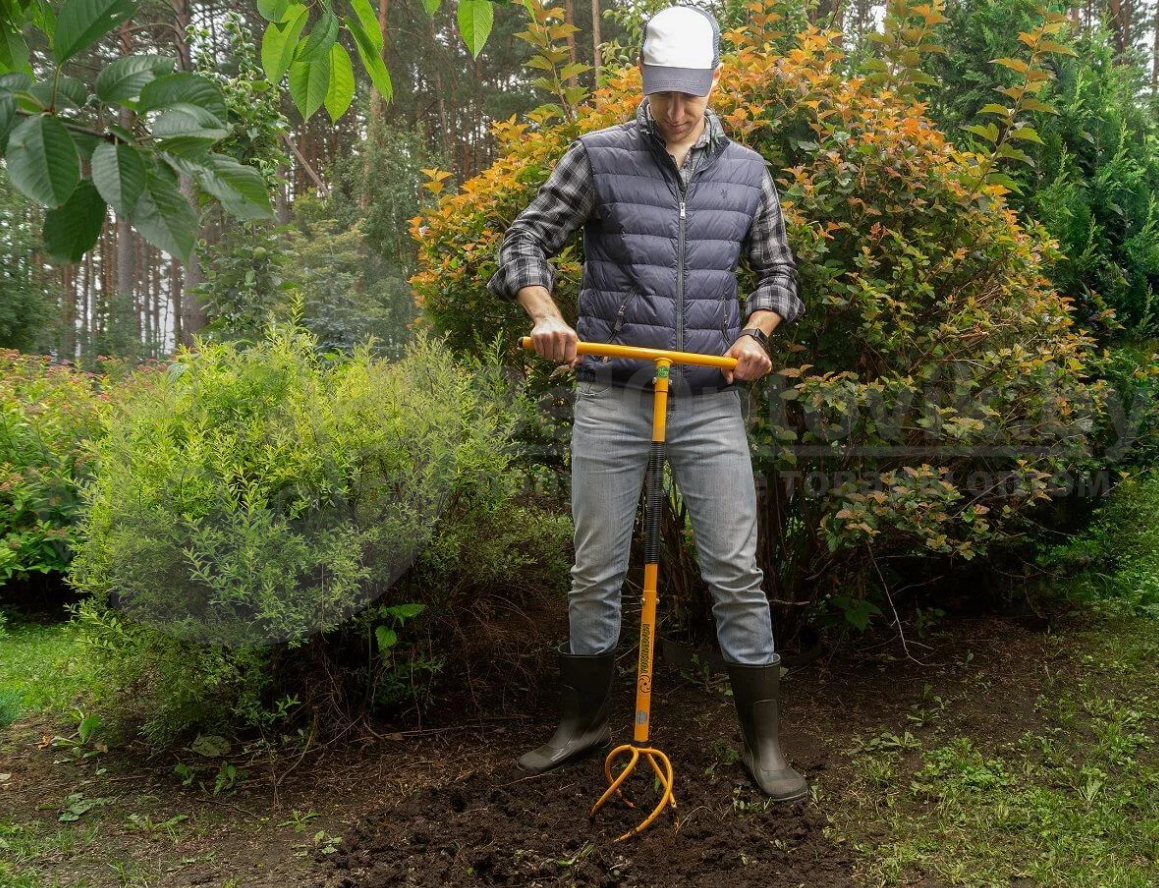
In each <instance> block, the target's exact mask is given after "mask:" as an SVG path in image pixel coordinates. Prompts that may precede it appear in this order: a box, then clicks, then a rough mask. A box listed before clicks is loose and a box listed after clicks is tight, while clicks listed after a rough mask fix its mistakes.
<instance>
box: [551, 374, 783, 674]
mask: <svg viewBox="0 0 1159 888" xmlns="http://www.w3.org/2000/svg"><path fill="white" fill-rule="evenodd" d="M652 399H653V396H652V393H651V392H642V391H638V390H631V389H627V388H624V387H622V386H614V385H608V384H605V383H602V382H582V381H581V382H578V383H577V384H576V401H575V414H574V415H575V423H574V426H573V428H572V439H571V509H572V518H573V521H574V523H575V556H576V557H575V565H574V567H573V568H572V570H571V592H570V593H569V595H568V620H569V623H570V633H571V652H572V653H573V654H600V653H604V652H606V651H609V650H611V649H612V648H614V647H615V646H616V643H617V641H618V640H619V637H620V589H621V587H622V586H623V583H624V578H625V576H626V575H627V572H628V558H629V552H630V548H631V542H632V527H633V524H634V522H635V517H636V507H637V504H638V503H639V501H640V491H641V488H642V487H643V484H644V475H645V472H646V470H647V467H648V449H649V446H650V444H651V441H652ZM665 438H666V441H667V457H668V462H669V464H670V465H671V466H672V473H673V477H674V478H675V481H676V485H677V487H678V488H679V489H680V493H681V495H682V496H683V498H684V501H685V503H686V504H687V506H688V512H689V515H690V517H691V519H692V531H693V534H694V536H695V539H696V551H697V555H698V558H699V561H700V571H701V575H702V576H703V577H704V581H705V583H707V584H708V587H709V589H710V590H711V592H712V597H713V602H714V603H713V607H712V614H713V617H714V618H715V619H716V634H717V639H718V640H719V642H720V650H721V653H722V654H723V655H724V658H725V660H727V661H729V662H732V663H740V664H743V665H750V666H766V665H769V664H770V663H772V662H773V627H772V618H771V615H770V612H769V603H768V599H767V598H766V597H765V593H764V590H763V589H762V588H761V583H762V581H763V580H764V572H763V571H762V570H761V568H760V567H759V566H758V565H757V561H756V548H757V495H756V486H755V484H754V482H753V469H752V458H751V456H750V454H749V443H748V436H747V434H746V430H745V426H744V420H743V418H742V415H741V406H740V392H739V391H738V390H737V389H735V388H734V389H729V390H725V391H721V392H714V393H710V394H702V395H685V396H683V397H678V398H677V397H670V398H669V399H668V419H667V432H666V435H665ZM662 581H663V577H661V582H662Z"/></svg>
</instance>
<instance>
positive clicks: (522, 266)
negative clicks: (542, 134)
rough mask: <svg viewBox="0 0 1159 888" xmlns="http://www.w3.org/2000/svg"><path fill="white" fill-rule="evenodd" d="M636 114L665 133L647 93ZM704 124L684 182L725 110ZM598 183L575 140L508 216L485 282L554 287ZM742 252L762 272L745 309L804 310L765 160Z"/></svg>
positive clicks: (495, 286)
mask: <svg viewBox="0 0 1159 888" xmlns="http://www.w3.org/2000/svg"><path fill="white" fill-rule="evenodd" d="M636 116H637V120H640V121H642V122H643V123H644V125H646V126H647V127H648V128H649V131H650V132H651V133H652V135H653V137H654V138H660V140H661V142H663V139H662V138H661V137H660V136H659V134H658V132H657V131H656V129H655V127H654V126H653V125H652V123H653V121H652V112H651V109H650V108H649V107H648V102H647V99H645V100H644V101H643V102H641V105H640V108H639V109H638V110H637V115H636ZM704 116H705V118H706V126H705V127H704V130H703V131H702V132H701V135H700V138H699V139H698V140H697V141H696V143H695V144H694V145H693V146H692V148H691V149H690V150H689V152H688V154H687V156H686V157H685V160H684V164H683V165H682V166H681V167H680V175H681V178H682V180H683V182H684V185H685V187H687V183H688V181H689V179H690V178H691V176H692V173H693V172H694V171H695V170H696V168H697V166H698V165H699V164H700V163H701V161H702V160H703V159H704V157H705V156H706V155H707V154H708V153H709V151H710V150H711V149H712V148H713V147H715V146H716V145H717V144H719V140H720V139H721V138H723V137H724V129H723V127H722V126H721V123H720V118H719V117H718V116H717V115H716V112H714V111H713V110H712V109H711V108H706V109H705V112H704ZM595 201H596V189H595V183H594V181H593V177H592V169H591V163H590V162H589V161H588V157H587V151H586V149H585V148H584V146H583V143H582V142H580V141H578V140H577V141H575V142H572V144H571V145H570V146H569V147H568V150H567V151H566V152H565V153H564V155H563V157H561V158H560V160H559V162H558V163H557V164H556V166H555V169H554V170H553V171H552V173H551V175H550V176H549V177H548V179H547V181H546V182H545V183H544V184H543V185H542V186H541V187H540V189H539V193H538V194H537V195H536V197H535V199H534V200H532V202H531V203H530V204H528V205H527V207H526V209H524V210H523V212H521V213H520V214H519V215H518V216H517V217H516V218H515V221H514V222H512V223H511V226H510V227H509V228H508V229H507V233H506V235H505V236H504V238H503V242H502V244H501V245H500V247H499V257H498V264H499V267H498V269H497V270H496V272H495V274H493V275H492V276H491V279H490V280H489V281H488V282H487V289H488V290H490V291H491V292H492V293H494V294H495V295H496V296H498V297H500V298H503V299H515V298H516V296H517V295H518V294H519V290H520V289H521V288H523V287H529V286H533V285H536V284H538V285H540V286H543V287H546V288H547V290H548V292H551V291H552V289H553V287H554V284H555V267H554V266H553V265H552V264H551V262H549V261H548V259H549V257H551V256H555V255H556V254H557V253H559V251H560V250H561V249H563V247H564V245H565V244H566V243H567V242H568V240H569V238H571V236H572V234H573V233H574V232H575V231H576V229H578V228H579V227H580V226H582V225H583V224H584V222H585V221H586V220H587V218H588V217H589V216H590V215H591V213H592V211H593V209H594V208H595ZM742 255H744V257H745V259H746V260H747V262H748V265H749V267H750V268H751V269H752V270H753V271H754V272H755V273H756V275H757V287H756V289H755V290H754V291H753V292H752V293H750V294H749V296H748V299H747V300H746V301H745V308H746V310H747V312H748V314H747V315H746V317H749V316H751V315H752V313H753V312H754V311H760V310H765V311H774V312H776V313H777V314H778V315H780V316H781V318H782V323H791V322H793V321H795V320H797V318H799V317H800V316H801V315H802V314H804V312H805V305H804V303H803V302H802V301H801V300H800V299H799V298H798V296H797V266H796V263H795V262H794V260H793V254H792V251H791V250H790V249H789V243H788V239H787V237H786V235H785V221H784V218H783V216H782V215H781V203H780V199H779V198H778V196H777V188H776V185H775V183H774V182H773V176H772V173H771V172H770V171H769V170H768V169H767V168H766V169H765V177H764V181H763V182H762V188H761V198H760V202H759V203H758V205H757V211H756V215H755V216H754V217H753V223H752V225H751V226H750V227H749V231H748V234H747V235H746V237H745V241H744V244H743V246H742Z"/></svg>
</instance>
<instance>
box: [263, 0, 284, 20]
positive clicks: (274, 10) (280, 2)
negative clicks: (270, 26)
mask: <svg viewBox="0 0 1159 888" xmlns="http://www.w3.org/2000/svg"><path fill="white" fill-rule="evenodd" d="M289 6H290V0H258V15H260V16H261V17H262V18H264V19H265V20H266V21H267V22H280V21H281V20H282V18H283V17H284V16H285V15H286V10H287V9H288V8H289Z"/></svg>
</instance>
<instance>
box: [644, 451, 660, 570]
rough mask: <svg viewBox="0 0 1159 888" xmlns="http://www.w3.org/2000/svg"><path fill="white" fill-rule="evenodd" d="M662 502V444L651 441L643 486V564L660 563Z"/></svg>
mask: <svg viewBox="0 0 1159 888" xmlns="http://www.w3.org/2000/svg"><path fill="white" fill-rule="evenodd" d="M663 500H664V442H663V441H653V442H652V448H651V450H650V451H649V453H648V474H647V480H646V481H645V484H644V563H645V564H657V563H659V561H660V504H661V503H662V502H663Z"/></svg>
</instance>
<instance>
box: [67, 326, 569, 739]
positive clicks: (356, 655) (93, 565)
mask: <svg viewBox="0 0 1159 888" xmlns="http://www.w3.org/2000/svg"><path fill="white" fill-rule="evenodd" d="M496 370H497V366H496V365H495V364H494V362H491V364H487V362H485V361H477V362H475V364H474V366H472V367H463V366H460V365H458V364H456V363H455V361H454V360H453V359H452V357H451V355H450V353H449V351H448V350H447V349H446V348H445V347H443V346H442V344H441V343H439V342H437V341H435V340H432V339H431V338H429V337H427V336H420V337H419V338H418V339H417V340H416V341H415V342H413V343H411V345H410V346H409V347H408V350H407V353H406V355H405V356H404V357H403V358H402V359H401V360H399V361H396V362H393V363H387V362H383V361H377V360H374V359H373V358H372V357H371V356H370V351H369V348H368V347H366V346H363V347H360V348H358V349H356V350H355V353H354V355H353V356H352V357H349V358H347V357H344V356H341V355H328V356H319V355H318V350H317V341H316V339H315V338H314V337H313V336H312V335H310V334H309V333H307V332H306V331H304V330H303V329H302V328H301V327H290V326H281V325H279V324H277V323H273V324H271V326H270V329H269V332H268V334H267V338H266V339H265V340H264V341H262V342H259V343H257V344H255V345H254V346H253V347H250V348H245V349H243V348H239V347H238V345H236V344H232V343H206V342H202V341H199V343H198V350H197V352H196V353H192V352H189V351H188V350H185V349H182V350H181V352H180V353H179V354H178V356H177V358H176V360H175V362H174V364H173V365H172V367H171V369H170V373H168V374H166V375H164V376H158V377H157V378H155V379H153V380H152V384H151V385H150V386H148V387H147V388H145V389H142V390H141V391H140V392H139V393H138V395H137V396H136V397H133V398H131V399H124V401H123V402H122V404H121V405H120V407H119V409H117V410H115V411H112V412H111V414H110V417H109V421H108V430H107V434H106V435H105V437H104V438H103V439H102V440H101V441H100V444H99V447H98V461H99V465H100V471H99V472H98V473H97V475H96V477H95V479H94V482H93V483H92V485H91V486H90V487H89V488H88V489H87V490H86V501H87V506H88V509H87V512H86V514H85V519H84V522H83V531H84V539H83V541H82V543H81V544H80V545H79V547H78V550H77V554H76V557H75V558H74V560H73V562H72V566H71V573H70V582H71V583H72V584H73V585H74V586H75V587H76V588H78V589H79V590H81V591H83V592H87V593H90V595H91V598H89V599H86V600H85V601H83V602H82V603H81V605H80V606H79V608H78V615H79V618H80V619H81V621H82V622H83V624H84V626H85V630H86V639H87V643H88V646H89V649H90V651H91V654H92V658H93V661H94V663H95V665H96V668H97V670H98V673H99V675H100V676H101V678H100V680H99V681H98V685H99V686H101V687H102V688H105V689H106V697H105V699H106V702H107V703H109V704H111V705H112V706H113V707H114V708H115V710H116V711H117V712H118V713H119V714H120V715H121V716H122V717H123V718H124V719H127V720H131V721H134V722H137V723H139V724H140V726H141V730H142V732H143V733H144V734H145V736H147V737H148V738H149V739H150V740H151V741H152V742H153V743H155V744H158V745H161V744H165V743H168V742H170V741H172V740H174V739H175V738H176V737H178V736H179V735H181V734H184V733H188V732H190V731H192V730H194V729H195V728H197V729H200V728H206V727H213V728H215V729H222V730H224V729H226V728H229V727H244V726H249V727H260V728H262V729H263V730H264V729H268V728H271V727H273V726H274V725H275V724H277V723H278V722H279V721H281V720H283V719H287V718H288V719H293V718H297V717H300V715H301V713H302V712H304V711H308V710H309V709H311V708H314V707H315V706H319V705H321V703H322V702H323V701H324V702H325V703H326V705H327V706H328V707H330V708H328V709H327V711H328V712H330V713H331V714H333V716H334V719H335V721H333V722H331V723H329V724H326V725H323V728H324V729H325V728H327V727H334V726H336V725H337V722H338V721H339V720H341V719H342V718H345V717H348V716H351V717H352V716H353V714H354V711H355V710H357V709H360V708H361V709H369V710H376V709H379V708H381V707H384V706H389V705H393V704H396V703H398V702H399V701H400V700H402V699H404V698H406V697H408V696H409V697H419V696H422V695H424V694H426V693H428V692H429V687H430V685H431V679H432V678H433V676H434V675H436V674H437V673H438V672H439V671H440V669H442V668H444V667H447V666H448V665H451V666H454V667H455V669H458V668H460V667H464V668H469V663H466V662H465V660H466V658H467V657H470V656H473V655H479V656H482V657H483V658H484V659H485V660H490V659H492V658H493V655H494V654H495V653H496V650H497V648H496V647H490V648H488V649H487V650H485V651H481V650H480V649H479V645H478V644H473V645H461V644H459V637H461V636H463V635H465V634H468V633H467V630H466V628H464V627H471V626H474V627H478V626H482V625H484V624H485V623H486V616H487V614H489V613H492V612H494V613H504V608H505V607H506V604H505V603H506V602H508V601H514V602H517V603H516V604H515V605H513V606H516V607H520V606H522V607H523V608H528V607H530V608H532V609H534V608H535V607H536V606H537V605H536V603H537V602H539V601H541V600H544V599H546V598H547V597H549V596H552V597H554V596H558V593H559V591H560V587H561V583H562V581H563V578H564V577H566V567H567V562H566V555H564V554H561V553H563V552H564V548H565V547H564V545H563V544H564V542H565V541H566V539H567V535H568V534H569V533H570V523H569V522H567V521H566V519H565V518H561V517H560V516H550V515H545V514H540V512H539V511H538V510H537V509H536V508H535V507H534V506H533V505H530V504H517V503H516V502H515V499H514V497H515V495H516V494H517V492H518V491H517V479H516V476H515V474H514V473H512V472H511V471H509V460H510V453H509V446H508V442H509V440H510V438H511V436H512V433H513V429H514V427H515V425H516V424H517V423H518V422H519V421H520V416H521V407H520V401H519V399H518V398H516V399H510V398H508V397H507V394H506V392H505V390H504V385H505V384H504V382H503V380H502V376H501V375H500V374H499V373H497V372H495V371H496ZM511 583H515V584H517V586H516V588H517V589H519V590H522V591H521V592H516V593H512V591H511V590H510V589H509V588H508V584H511ZM504 616H506V614H505V613H504ZM506 623H507V624H512V621H510V620H509V619H508V620H506ZM512 625H513V624H512ZM521 629H522V631H523V633H524V638H523V640H522V641H521V642H517V643H516V645H515V647H512V640H511V639H510V638H509V637H503V638H499V639H498V641H497V644H498V643H499V642H502V643H501V644H499V648H498V649H499V650H500V652H502V650H506V651H508V652H510V651H513V650H517V649H522V648H520V647H519V645H520V644H522V645H526V644H527V642H528V640H531V641H534V640H535V632H534V631H528V630H527V627H526V626H524V627H521ZM532 629H534V627H532ZM478 637H479V634H478V633H475V634H474V635H473V638H475V639H476V640H477V639H478ZM504 645H506V647H504Z"/></svg>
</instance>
